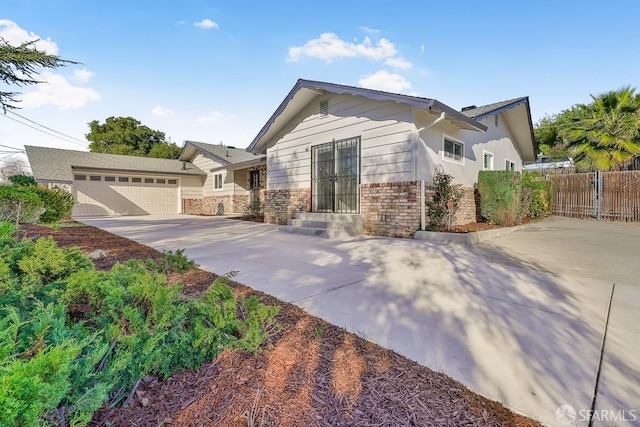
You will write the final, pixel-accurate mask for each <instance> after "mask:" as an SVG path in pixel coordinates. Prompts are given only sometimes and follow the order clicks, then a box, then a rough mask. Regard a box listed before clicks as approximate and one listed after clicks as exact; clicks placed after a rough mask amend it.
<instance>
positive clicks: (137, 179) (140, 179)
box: [131, 178, 142, 182]
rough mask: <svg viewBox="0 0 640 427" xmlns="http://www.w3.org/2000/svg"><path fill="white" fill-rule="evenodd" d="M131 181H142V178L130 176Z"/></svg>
mask: <svg viewBox="0 0 640 427" xmlns="http://www.w3.org/2000/svg"><path fill="white" fill-rule="evenodd" d="M131 182H142V178H131Z"/></svg>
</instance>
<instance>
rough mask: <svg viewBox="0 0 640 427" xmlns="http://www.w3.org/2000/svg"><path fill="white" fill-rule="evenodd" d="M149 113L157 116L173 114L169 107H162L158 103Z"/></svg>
mask: <svg viewBox="0 0 640 427" xmlns="http://www.w3.org/2000/svg"><path fill="white" fill-rule="evenodd" d="M151 114H153V115H154V116H158V117H167V116H172V115H173V110H172V109H171V108H164V107H163V106H161V105H158V106H155V107H153V110H151Z"/></svg>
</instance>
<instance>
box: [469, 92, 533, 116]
mask: <svg viewBox="0 0 640 427" xmlns="http://www.w3.org/2000/svg"><path fill="white" fill-rule="evenodd" d="M528 100H529V98H528V97H526V96H523V97H520V98H514V99H508V100H506V101H500V102H494V103H493V104H488V105H483V106H481V107H475V108H470V109H468V110H463V111H462V114H464V115H465V116H467V117H470V118H472V119H475V120H482V119H483V118H485V117H487V116H489V115H491V114H498V113H500V112H502V111H504V110H506V109H509V108H513V107H515V106H517V105H519V104H522V103H523V102H528Z"/></svg>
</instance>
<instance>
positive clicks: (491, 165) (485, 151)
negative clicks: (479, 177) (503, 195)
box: [482, 150, 496, 171]
mask: <svg viewBox="0 0 640 427" xmlns="http://www.w3.org/2000/svg"><path fill="white" fill-rule="evenodd" d="M487 154H488V155H489V156H491V157H490V159H491V164H490V165H489V167H488V168H487V167H485V166H484V157H485V156H486V155H487ZM495 160H496V156H495V155H494V154H493V153H492V152H491V151H487V150H482V170H485V171H492V170H495Z"/></svg>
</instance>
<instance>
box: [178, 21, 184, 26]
mask: <svg viewBox="0 0 640 427" xmlns="http://www.w3.org/2000/svg"><path fill="white" fill-rule="evenodd" d="M184 24H186V22H185V21H178V22H176V25H184Z"/></svg>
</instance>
